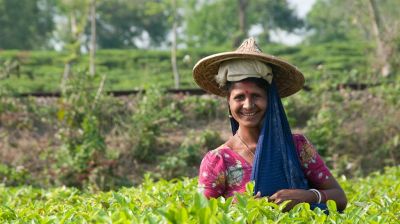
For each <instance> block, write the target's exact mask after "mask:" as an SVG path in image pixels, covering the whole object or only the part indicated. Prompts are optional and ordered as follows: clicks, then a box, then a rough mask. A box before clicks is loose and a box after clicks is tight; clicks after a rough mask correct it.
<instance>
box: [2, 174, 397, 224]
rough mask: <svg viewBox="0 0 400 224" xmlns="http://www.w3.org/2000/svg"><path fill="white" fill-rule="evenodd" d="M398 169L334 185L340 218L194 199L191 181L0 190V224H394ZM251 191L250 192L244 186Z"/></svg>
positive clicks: (239, 198)
mask: <svg viewBox="0 0 400 224" xmlns="http://www.w3.org/2000/svg"><path fill="white" fill-rule="evenodd" d="M399 177H400V169H399V167H392V168H388V169H386V172H385V173H383V174H382V173H374V174H372V175H370V176H369V177H367V178H364V179H354V180H346V179H345V178H344V177H343V178H341V179H339V182H340V184H341V185H342V186H343V188H344V191H345V192H346V194H347V197H348V201H349V203H348V206H347V208H346V210H345V211H344V213H338V212H337V211H336V205H335V203H334V202H333V201H328V208H329V210H330V215H326V214H324V213H323V212H322V211H321V210H319V209H316V210H314V211H311V210H310V209H309V205H308V204H299V205H297V206H295V207H294V208H293V209H292V210H291V211H289V212H282V209H283V208H284V204H283V205H279V206H278V205H276V204H274V203H271V202H267V200H262V199H254V198H253V197H252V196H251V191H248V192H247V193H244V194H242V195H239V194H238V195H236V199H235V200H234V199H233V197H231V198H228V199H224V198H217V199H210V200H207V199H206V198H205V197H204V196H202V195H201V194H200V193H197V179H188V178H184V179H183V180H177V179H175V180H172V181H170V182H168V181H165V180H161V181H158V182H154V181H152V180H151V179H150V178H149V177H148V176H147V177H146V178H145V181H144V182H143V184H142V185H140V186H139V187H136V188H122V189H120V190H118V191H110V192H95V193H92V192H81V191H78V190H77V189H74V188H65V187H62V188H53V189H48V190H44V189H36V188H32V187H17V188H7V187H2V186H0V221H1V222H21V223H27V222H34V223H60V222H71V223H82V222H93V223H97V222H101V223H104V222H110V223H111V222H112V223H131V222H134V223H310V222H311V223H359V222H362V223H385V224H386V223H397V222H398V220H399V218H400V213H399V211H400V200H399V198H400V195H399V192H400V184H399V182H398V178H399ZM249 188H251V186H249Z"/></svg>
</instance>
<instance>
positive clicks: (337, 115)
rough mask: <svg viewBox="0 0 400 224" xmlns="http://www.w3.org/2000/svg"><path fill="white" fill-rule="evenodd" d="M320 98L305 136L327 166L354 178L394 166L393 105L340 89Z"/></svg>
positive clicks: (396, 124) (395, 126) (395, 133)
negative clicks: (324, 159)
mask: <svg viewBox="0 0 400 224" xmlns="http://www.w3.org/2000/svg"><path fill="white" fill-rule="evenodd" d="M320 97H321V107H320V109H319V110H318V111H317V113H316V115H315V116H313V117H312V118H311V119H310V120H308V122H307V127H306V133H307V135H308V137H309V138H310V139H311V141H312V142H313V143H314V144H315V146H316V148H317V149H319V151H320V153H321V154H322V155H323V156H325V157H327V158H329V159H328V162H329V164H330V166H331V167H334V168H335V169H336V170H337V171H338V172H339V173H345V174H348V175H351V174H352V175H354V174H357V173H358V174H365V173H368V172H370V171H372V170H374V169H379V168H380V167H384V166H388V165H396V164H397V162H398V161H399V154H398V153H397V152H399V150H400V145H399V143H398V138H399V137H398V133H399V130H400V126H399V118H400V115H399V112H398V110H397V109H395V107H394V105H393V104H388V103H386V102H385V101H383V100H382V98H379V97H377V96H376V95H375V94H371V93H368V92H351V91H347V90H342V91H341V92H340V93H329V92H328V93H323V94H322V95H321V96H320ZM378 158H379V159H378ZM371 161H373V162H371Z"/></svg>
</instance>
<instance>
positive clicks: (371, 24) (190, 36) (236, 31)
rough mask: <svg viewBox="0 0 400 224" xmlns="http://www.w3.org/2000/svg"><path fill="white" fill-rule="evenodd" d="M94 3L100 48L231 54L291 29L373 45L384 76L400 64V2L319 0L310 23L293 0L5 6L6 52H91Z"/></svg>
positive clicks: (46, 1)
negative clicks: (220, 49)
mask: <svg viewBox="0 0 400 224" xmlns="http://www.w3.org/2000/svg"><path fill="white" fill-rule="evenodd" d="M93 2H94V7H95V9H96V10H95V12H96V13H95V21H96V23H95V24H96V33H95V35H96V47H97V48H100V49H110V48H114V49H115V48H119V49H124V48H145V49H149V48H166V47H171V45H172V46H173V47H175V48H176V47H177V46H178V47H180V48H182V47H207V46H210V47H214V46H224V47H226V48H232V47H234V46H237V45H239V44H240V42H241V41H242V40H243V39H244V38H245V37H247V36H249V34H250V31H253V32H252V34H253V35H255V36H256V37H257V38H258V42H259V43H260V44H261V45H264V44H266V43H270V42H271V38H270V37H271V31H277V30H284V31H287V32H295V33H303V34H307V33H308V35H307V38H306V41H305V42H306V43H321V42H322V43H323V42H331V41H359V42H360V41H363V42H370V43H372V45H373V46H374V49H373V52H371V55H372V56H373V57H374V59H375V65H374V66H375V67H376V70H377V71H379V73H381V74H382V75H383V76H387V75H389V74H390V73H391V70H392V69H391V68H392V67H395V66H393V63H395V65H397V64H396V63H398V61H399V60H398V58H396V55H395V52H397V51H398V50H399V45H400V25H399V22H398V20H397V19H396V18H397V14H396V9H397V8H398V7H399V5H400V3H399V2H398V1H396V0H384V1H376V0H354V1H349V0H316V2H315V4H314V6H313V8H312V9H311V11H310V12H309V13H308V15H307V17H306V18H299V17H298V16H297V14H296V13H295V11H294V9H293V7H292V6H291V5H290V4H289V3H288V1H287V0H253V1H250V0H234V1H232V0H186V1H184V0H118V1H106V0H97V1H93V0H18V1H14V0H0V27H1V29H0V49H23V50H37V49H54V48H55V47H56V48H58V49H60V48H61V49H69V50H70V52H71V48H73V49H75V50H78V51H80V50H82V49H86V50H88V49H89V48H90V47H89V46H90V40H91V35H92V33H91V28H90V20H91V19H90V5H91V4H93ZM75 45H79V46H75ZM74 46H75V47H74Z"/></svg>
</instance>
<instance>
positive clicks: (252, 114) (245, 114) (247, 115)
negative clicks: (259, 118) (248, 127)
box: [241, 112, 257, 117]
mask: <svg viewBox="0 0 400 224" xmlns="http://www.w3.org/2000/svg"><path fill="white" fill-rule="evenodd" d="M256 113H257V112H251V113H243V112H242V113H241V114H242V116H245V117H252V116H254V115H256Z"/></svg>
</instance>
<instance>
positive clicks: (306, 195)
mask: <svg viewBox="0 0 400 224" xmlns="http://www.w3.org/2000/svg"><path fill="white" fill-rule="evenodd" d="M269 200H270V201H272V202H275V203H277V204H280V203H282V202H284V201H288V200H290V201H291V202H290V203H289V204H287V205H286V207H285V209H284V211H288V210H290V209H292V208H293V207H294V206H295V205H297V204H298V203H301V202H308V203H314V202H317V200H318V199H317V196H316V195H315V194H314V193H313V192H311V191H308V190H303V189H282V190H280V191H278V192H276V193H275V194H273V195H272V196H271V197H269Z"/></svg>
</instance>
